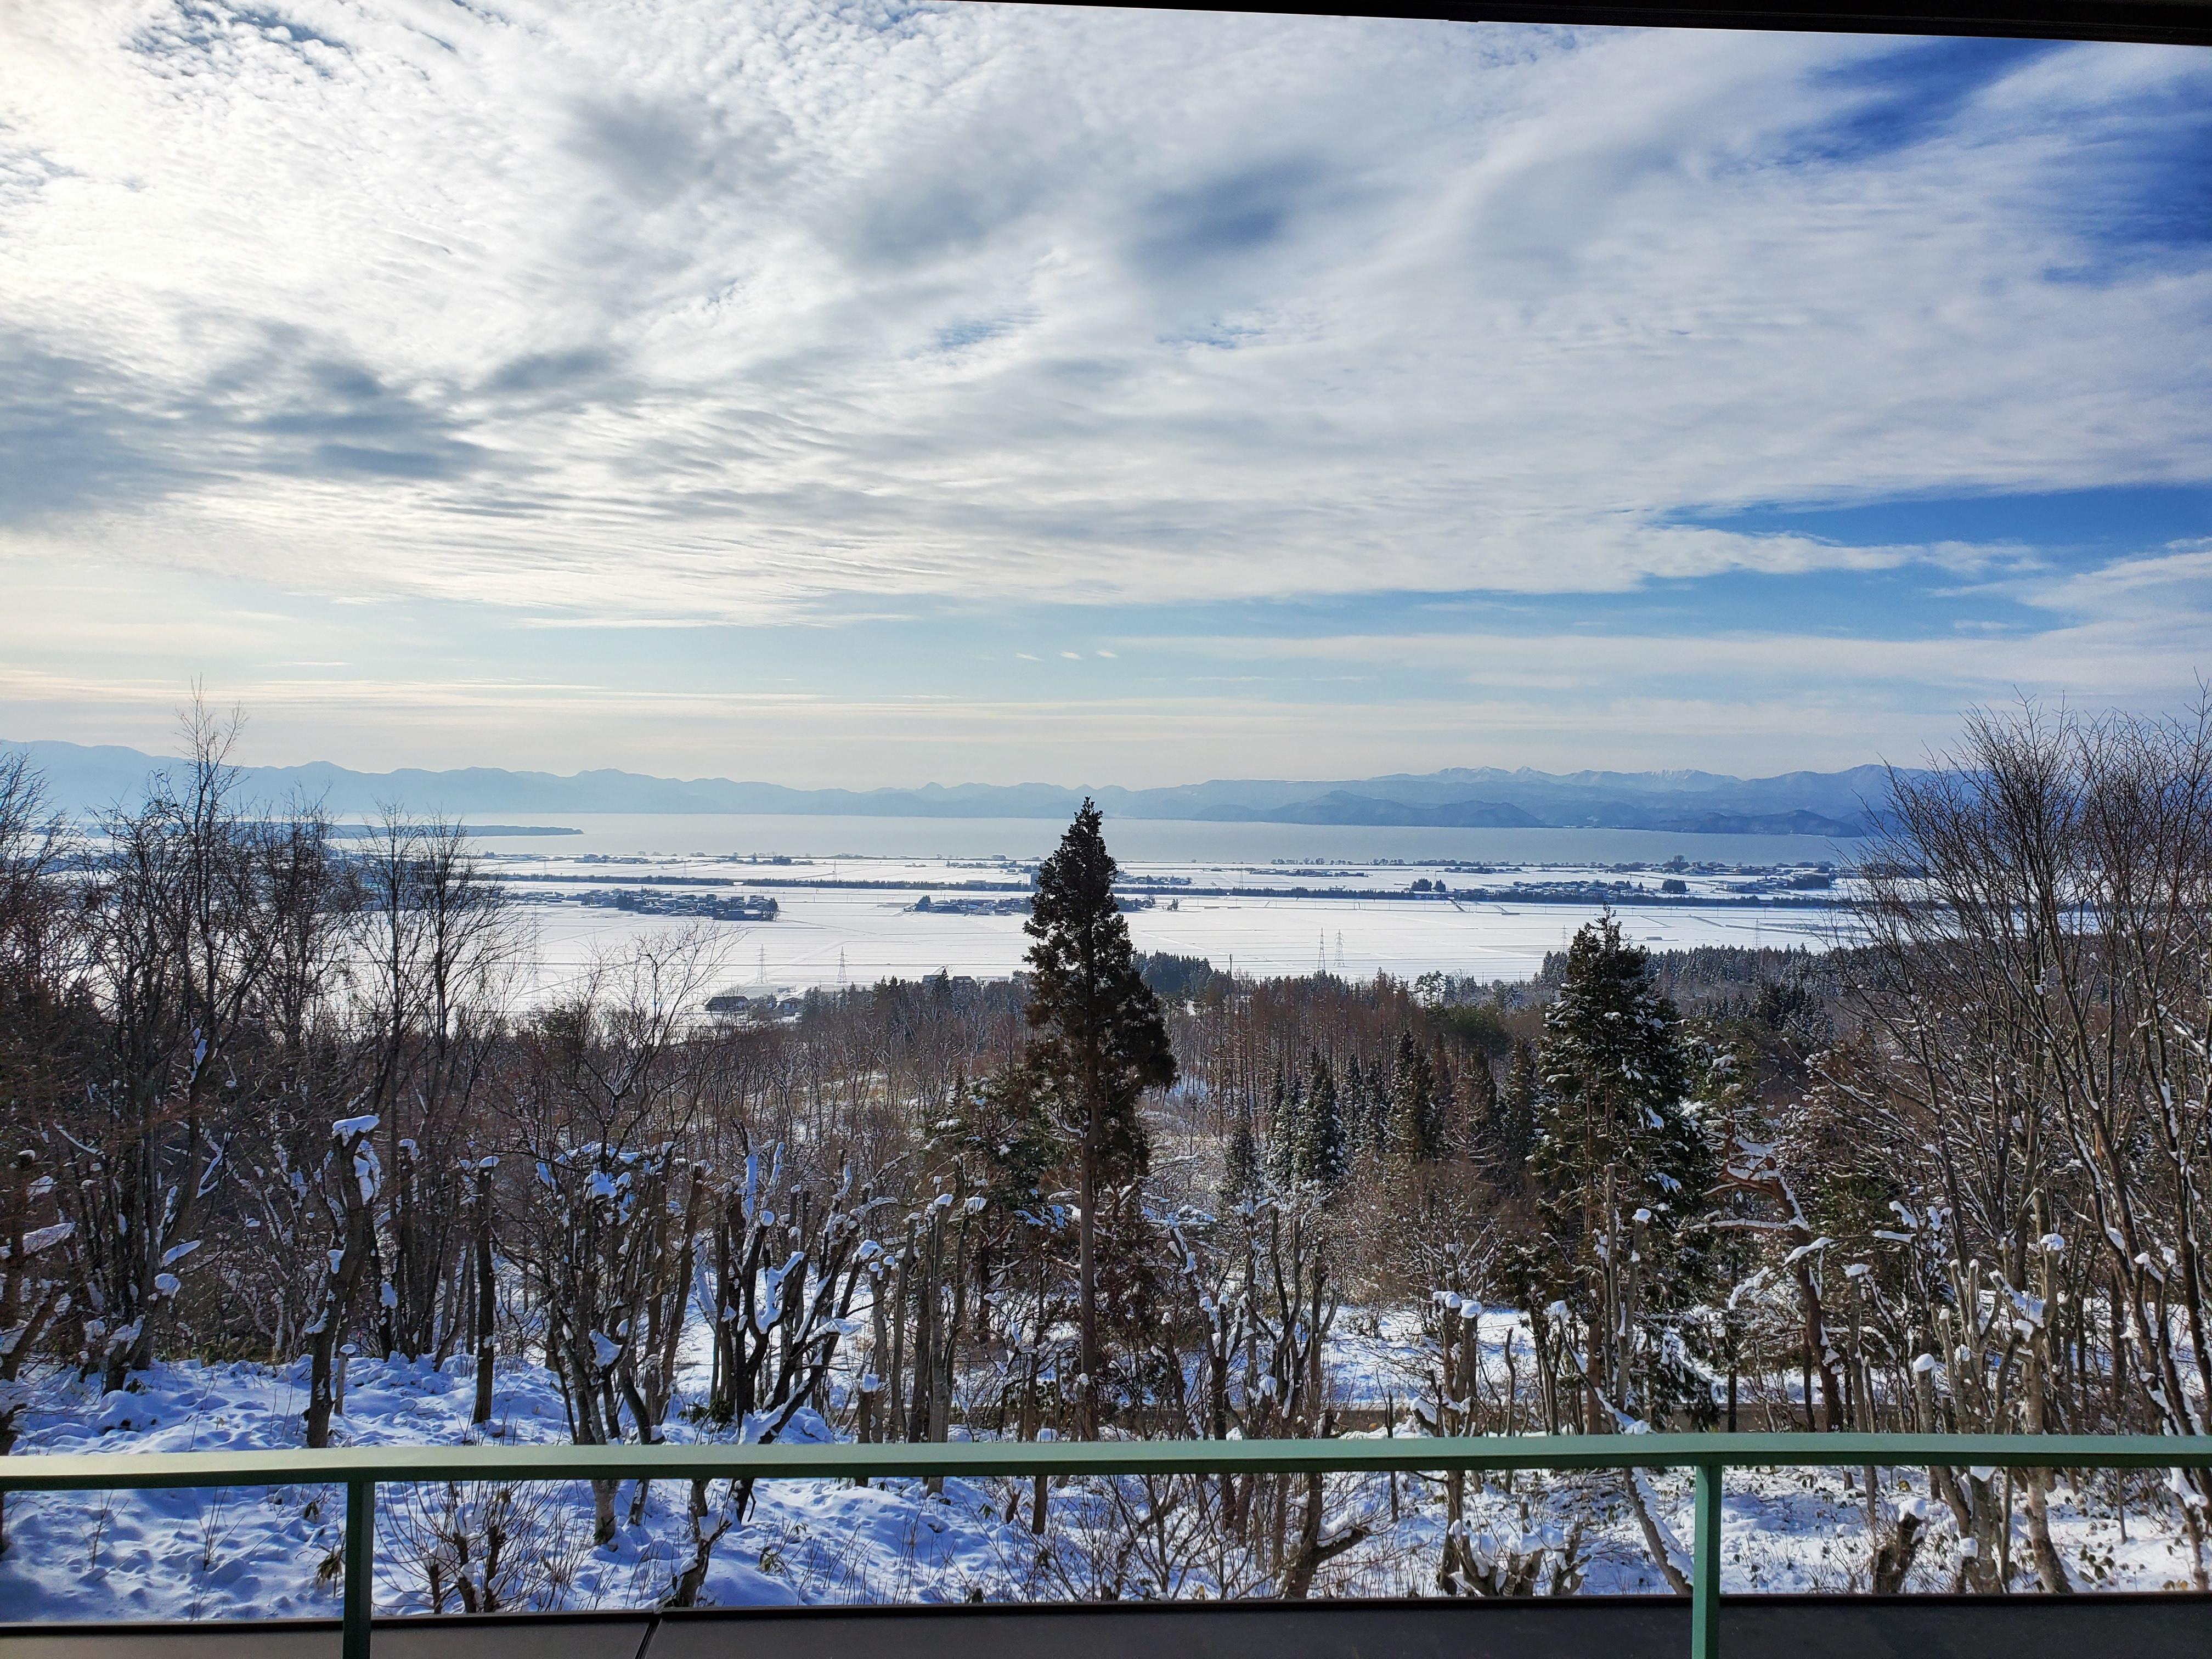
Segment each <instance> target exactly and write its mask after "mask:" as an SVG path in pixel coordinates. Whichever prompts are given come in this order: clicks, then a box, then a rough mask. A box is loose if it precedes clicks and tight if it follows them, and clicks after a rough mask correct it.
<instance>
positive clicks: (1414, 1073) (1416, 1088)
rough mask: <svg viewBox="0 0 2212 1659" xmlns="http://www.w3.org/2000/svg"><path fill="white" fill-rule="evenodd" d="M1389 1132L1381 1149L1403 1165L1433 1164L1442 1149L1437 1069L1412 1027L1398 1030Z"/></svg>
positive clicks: (1390, 1099)
mask: <svg viewBox="0 0 2212 1659" xmlns="http://www.w3.org/2000/svg"><path fill="white" fill-rule="evenodd" d="M1389 1101H1390V1110H1389V1120H1388V1121H1389V1133H1387V1135H1386V1136H1385V1137H1384V1146H1383V1152H1384V1155H1385V1156H1386V1157H1387V1158H1389V1161H1390V1162H1391V1163H1392V1164H1397V1165H1399V1166H1401V1168H1402V1167H1410V1166H1411V1165H1413V1164H1433V1163H1434V1162H1436V1160H1437V1158H1438V1157H1439V1156H1440V1155H1441V1152H1442V1141H1443V1135H1442V1134H1441V1133H1439V1130H1440V1127H1441V1126H1440V1124H1439V1123H1438V1121H1437V1085H1436V1073H1435V1071H1434V1069H1433V1068H1432V1067H1431V1065H1430V1064H1429V1057H1428V1056H1427V1055H1426V1054H1423V1053H1422V1052H1421V1045H1420V1044H1419V1043H1418V1042H1415V1041H1414V1040H1413V1033H1412V1032H1411V1031H1401V1032H1400V1033H1399V1034H1398V1055H1397V1060H1396V1061H1395V1064H1393V1066H1391V1068H1390V1095H1389Z"/></svg>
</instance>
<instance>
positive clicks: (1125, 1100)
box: [1024, 800, 1176, 1439]
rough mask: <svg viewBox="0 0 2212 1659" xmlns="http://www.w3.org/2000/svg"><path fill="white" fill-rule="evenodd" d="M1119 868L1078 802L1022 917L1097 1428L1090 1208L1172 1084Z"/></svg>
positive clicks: (1090, 812)
mask: <svg viewBox="0 0 2212 1659" xmlns="http://www.w3.org/2000/svg"><path fill="white" fill-rule="evenodd" d="M1116 873H1117V870H1116V867H1115V863H1114V860H1113V859H1112V858H1111V857H1110V856H1109V854H1108V853H1107V851H1106V837H1105V836H1104V834H1103V831H1102V829H1101V827H1100V815H1099V811H1098V808H1097V805H1095V804H1094V803H1092V802H1091V801H1089V800H1086V801H1085V802H1084V803H1083V807H1082V810H1081V811H1079V812H1077V813H1076V815H1075V821H1074V822H1073V823H1071V824H1070V825H1068V828H1067V833H1066V835H1064V836H1061V837H1060V847H1059V848H1058V850H1056V851H1055V852H1054V854H1053V855H1052V856H1051V857H1050V858H1048V859H1047V860H1045V861H1044V864H1043V866H1042V867H1041V868H1040V869H1039V870H1038V872H1037V886H1036V898H1035V899H1034V901H1032V902H1031V904H1030V919H1029V921H1028V922H1027V923H1025V924H1024V930H1025V931H1026V932H1027V933H1028V934H1029V936H1030V941H1031V943H1030V950H1029V970H1030V1002H1029V1021H1030V1025H1031V1027H1032V1028H1034V1030H1035V1036H1033V1037H1032V1038H1031V1040H1030V1062H1031V1064H1032V1065H1033V1066H1035V1067H1036V1071H1037V1073H1038V1074H1039V1076H1040V1077H1042V1079H1044V1080H1045V1082H1046V1085H1047V1087H1048V1090H1049V1091H1050V1094H1051V1097H1052V1098H1053V1099H1054V1100H1055V1101H1056V1102H1057V1103H1058V1104H1059V1105H1060V1108H1061V1110H1062V1112H1063V1115H1064V1119H1065V1121H1066V1128H1067V1130H1068V1132H1069V1133H1070V1134H1071V1136H1072V1138H1073V1139H1075V1140H1076V1142H1077V1146H1078V1164H1079V1172H1078V1191H1079V1202H1080V1203H1081V1205H1082V1213H1081V1215H1080V1217H1079V1226H1078V1232H1077V1239H1078V1243H1077V1250H1078V1263H1077V1278H1078V1285H1077V1298H1078V1312H1079V1331H1080V1338H1081V1343H1082V1356H1083V1358H1082V1364H1083V1375H1084V1378H1085V1383H1084V1393H1083V1421H1084V1430H1085V1433H1086V1434H1087V1435H1089V1436H1090V1437H1092V1438H1094V1439H1095V1438H1096V1437H1097V1433H1098V1386H1099V1370H1100V1366H1101V1364H1103V1356H1102V1354H1101V1352H1100V1348H1099V1340H1098V1243H1099V1239H1098V1208H1099V1202H1100V1195H1101V1193H1102V1192H1103V1190H1104V1189H1106V1188H1118V1187H1125V1186H1127V1185H1128V1184H1129V1183H1131V1182H1135V1181H1137V1180H1138V1179H1139V1178H1140V1177H1141V1176H1143V1175H1144V1174H1145V1172H1146V1168H1147V1167H1148V1165H1149V1163H1150V1159H1151V1148H1150V1147H1149V1146H1148V1145H1147V1144H1146V1136H1145V1126H1144V1122H1143V1121H1142V1119H1141V1118H1139V1115H1138V1113H1137V1103H1138V1102H1139V1099H1140V1098H1141V1097H1143V1095H1144V1092H1145V1091H1146V1089H1164V1088H1166V1087H1168V1086H1169V1085H1171V1084H1173V1083H1174V1081H1175V1079H1176V1061H1175V1052H1174V1050H1173V1048H1170V1045H1169V1042H1168V1030H1167V1020H1166V1018H1165V1016H1164V1014H1163V1012H1161V1008H1160V1001H1159V999H1158V997H1157V996H1155V995H1154V994H1152V988H1151V987H1149V986H1147V985H1146V983H1145V981H1144V978H1143V976H1142V975H1140V974H1139V972H1138V970H1137V963H1136V957H1135V952H1134V951H1132V950H1131V948H1130V945H1129V924H1128V923H1127V921H1125V920H1124V919H1123V918H1122V915H1121V911H1120V910H1119V909H1117V908H1115V903H1114V878H1115V874H1116Z"/></svg>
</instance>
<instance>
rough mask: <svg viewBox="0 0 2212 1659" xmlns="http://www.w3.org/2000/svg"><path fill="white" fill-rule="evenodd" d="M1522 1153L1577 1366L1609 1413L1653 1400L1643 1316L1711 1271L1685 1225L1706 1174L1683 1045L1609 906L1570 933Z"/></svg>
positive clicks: (1710, 1181)
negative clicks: (1580, 1343)
mask: <svg viewBox="0 0 2212 1659" xmlns="http://www.w3.org/2000/svg"><path fill="white" fill-rule="evenodd" d="M1537 1070H1538V1073H1539V1077H1540V1088H1539V1093H1538V1096H1537V1116H1536V1135H1535V1141H1534V1146H1533V1148H1532V1150H1531V1154H1530V1158H1529V1174H1530V1176H1531V1179H1532V1181H1533V1182H1534V1187H1535V1188H1536V1194H1537V1200H1538V1205H1539V1207H1540V1209H1541V1214H1542V1219H1543V1226H1544V1230H1545V1233H1546V1235H1547V1246H1548V1250H1547V1254H1548V1255H1549V1257H1550V1264H1551V1267H1552V1272H1553V1284H1554V1291H1555V1293H1556V1294H1558V1295H1559V1296H1560V1297H1561V1298H1562V1299H1563V1300H1565V1301H1566V1302H1567V1303H1568V1304H1569V1305H1570V1306H1571V1307H1572V1308H1574V1310H1575V1311H1576V1312H1577V1315H1578V1316H1580V1317H1581V1319H1582V1321H1583V1326H1584V1328H1585V1330H1586V1331H1587V1332H1588V1333H1589V1342H1590V1354H1589V1359H1588V1361H1587V1362H1586V1363H1585V1366H1584V1371H1585V1375H1586V1376H1589V1378H1590V1380H1591V1381H1592V1382H1593V1383H1596V1384H1597V1385H1598V1386H1600V1387H1601V1388H1603V1389H1606V1390H1607V1395H1608V1397H1609V1399H1610V1401H1611V1403H1612V1404H1613V1406H1614V1407H1616V1408H1618V1409H1620V1410H1622V1411H1626V1412H1632V1413H1649V1412H1650V1410H1652V1409H1653V1408H1654V1407H1656V1405H1658V1404H1660V1403H1662V1402H1661V1401H1659V1400H1658V1399H1657V1398H1656V1396H1657V1395H1659V1394H1660V1393H1661V1392H1662V1385H1661V1383H1660V1380H1659V1378H1658V1377H1657V1376H1656V1368H1657V1363H1658V1362H1657V1360H1656V1352H1657V1346H1656V1345H1654V1344H1651V1343H1650V1342H1649V1341H1648V1340H1646V1339H1647V1336H1648V1332H1647V1331H1646V1330H1645V1329H1644V1328H1643V1327H1644V1322H1645V1321H1646V1320H1647V1319H1649V1318H1651V1317H1654V1316H1660V1315H1663V1314H1664V1313H1666V1312H1668V1311H1671V1310H1676V1309H1680V1308H1681V1307H1683V1306H1684V1305H1686V1304H1688V1303H1690V1302H1692V1301H1693V1300H1694V1299H1695V1298H1696V1297H1698V1296H1699V1293H1700V1292H1701V1291H1702V1290H1703V1289H1704V1287H1705V1280H1706V1279H1707V1278H1708V1277H1709V1272H1708V1264H1707V1260H1706V1258H1707V1256H1708V1255H1709V1254H1710V1251H1711V1237H1710V1236H1709V1235H1707V1234H1705V1233H1704V1232H1703V1231H1701V1230H1699V1228H1698V1226H1697V1225H1696V1224H1697V1223H1698V1222H1699V1219H1700V1218H1702V1217H1703V1216H1704V1214H1705V1212H1706V1211H1707V1209H1708V1208H1709V1206H1710V1205H1711V1199H1710V1198H1709V1196H1708V1194H1710V1193H1711V1191H1712V1188H1713V1186H1714V1182H1715V1179H1716V1176H1717V1159H1716V1158H1715V1153H1714V1149H1713V1147H1712V1146H1711V1144H1710V1143H1709V1141H1708V1140H1707V1139H1706V1136H1705V1131H1704V1129H1703V1127H1701V1126H1700V1124H1699V1121H1698V1120H1697V1118H1696V1117H1695V1116H1694V1115H1692V1112H1691V1111H1690V1110H1689V1109H1687V1106H1686V1097H1687V1095H1688V1094H1689V1092H1690V1088H1691V1082H1692V1078H1691V1067H1690V1061H1689V1054H1688V1052H1687V1050H1686V1047H1685V1045H1684V1043H1683V1041H1682V1034H1681V1029H1680V1019H1679V1018H1678V1017H1677V1016H1676V1014H1675V1012H1674V1004H1673V1003H1672V1002H1670V1001H1669V1000H1668V999H1667V998H1666V997H1664V996H1663V995H1662V994H1660V992H1659V989H1658V987H1657V985H1656V983H1655V982H1654V981H1653V978H1652V975H1651V969H1650V959H1649V957H1647V956H1646V954H1645V953H1644V951H1643V950H1641V949H1640V948H1638V946H1636V945H1632V944H1629V943H1628V942H1627V941H1626V940H1625V939H1622V938H1621V934H1620V922H1619V921H1617V920H1616V919H1615V918H1614V917H1613V916H1611V915H1607V916H1604V917H1602V918H1601V919H1600V920H1599V921H1594V922H1591V923H1590V924H1589V925H1588V926H1587V927H1583V929H1582V931H1581V932H1580V933H1577V934H1576V935H1575V939H1574V942H1573V944H1572V945H1570V946H1569V947H1568V951H1567V964H1566V974H1565V980H1564V981H1563V982H1562V983H1561V985H1560V987H1559V996H1558V997H1557V999H1556V1000H1554V1001H1553V1004H1552V1006H1550V1008H1549V1009H1547V1011H1546V1013H1545V1018H1544V1040H1543V1047H1542V1048H1541V1051H1540V1052H1539V1054H1538V1056H1537Z"/></svg>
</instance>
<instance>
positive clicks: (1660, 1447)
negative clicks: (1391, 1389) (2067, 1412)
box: [0, 1434, 2212, 1659]
mask: <svg viewBox="0 0 2212 1659" xmlns="http://www.w3.org/2000/svg"><path fill="white" fill-rule="evenodd" d="M1867 1465H1875V1466H1881V1467H1906V1466H1919V1467H1926V1466H1931V1465H1933V1466H1942V1467H1945V1468H2063V1469H2146V1468H2151V1469H2171V1468H2212V1437H2197V1436H2192V1437H2188V1438H2174V1437H2160V1436H2154V1435H2118V1436H2102V1435H1975V1434H1639V1435H1525V1436H1496V1437H1474V1438H1466V1439H1453V1438H1443V1437H1436V1438H1424V1437H1407V1438H1403V1439H1383V1440H1111V1441H1101V1442H1079V1441H973V1442H962V1443H956V1444H945V1445H934V1444H925V1445H857V1444H851V1443H841V1444H836V1445H799V1446H785V1445H766V1446H757V1445H727V1444H704V1445H682V1446H678V1445H658V1446H635V1445H626V1446H482V1445H470V1446H349V1447H342V1448H337V1449H331V1450H326V1451H252V1452H84V1453H70V1454H65V1455H55V1456H50V1457H49V1456H21V1457H9V1458H6V1459H0V1494H4V1493H7V1492H104V1491H112V1490H131V1491H151V1490H155V1489H157V1488H160V1489H174V1488H179V1487H196V1486H292V1485H343V1486H344V1487H345V1489H346V1519H345V1549H344V1563H345V1615H344V1659H368V1644H369V1613H370V1590H371V1587H372V1583H373V1577H374V1575H373V1567H374V1554H375V1547H376V1489H377V1487H378V1486H383V1485H404V1484H407V1483H410V1482H413V1481H423V1480H493V1481H509V1480H592V1479H599V1480H693V1479H700V1478H705V1479H709V1480H727V1479H732V1478H734V1479H738V1480H853V1479H857V1478H861V1477H866V1478H870V1479H876V1478H884V1477H896V1476H906V1477H926V1476H929V1475H951V1476H954V1477H970V1478H972V1477H975V1476H982V1475H1038V1474H1044V1475H1055V1474H1056V1475H1085V1474H1155V1475H1158V1474H1362V1473H1374V1474H1380V1473H1383V1472H1385V1471H1388V1470H1392V1469H1402V1470H1421V1471H1429V1472H1435V1471H1439V1470H1448V1469H1469V1470H1505V1469H1626V1468H1666V1469H1682V1468H1686V1469H1690V1470H1692V1471H1694V1472H1695V1474H1696V1477H1697V1507H1696V1522H1695V1524H1694V1526H1693V1528H1692V1546H1691V1550H1692V1578H1691V1594H1690V1651H1691V1654H1692V1659H1718V1655H1719V1653H1720V1592H1721V1582H1720V1581H1721V1552H1720V1541H1721V1477H1722V1474H1723V1472H1724V1471H1726V1470H1729V1469H1732V1468H1862V1467H1864V1466H1867Z"/></svg>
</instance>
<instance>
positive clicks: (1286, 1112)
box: [1267, 1060, 1305, 1187]
mask: <svg viewBox="0 0 2212 1659" xmlns="http://www.w3.org/2000/svg"><path fill="white" fill-rule="evenodd" d="M1267 1100H1268V1109H1267V1179H1268V1180H1270V1181H1272V1182H1274V1183H1275V1184H1276V1185H1277V1186H1278V1187H1287V1186H1289V1185H1291V1182H1294V1181H1296V1180H1297V1164H1298V1141H1299V1137H1300V1135H1301V1134H1302V1133H1304V1132H1303V1130H1302V1129H1301V1127H1300V1120H1301V1119H1303V1118H1304V1115H1305V1097H1304V1091H1303V1090H1301V1089H1300V1087H1299V1086H1298V1080H1297V1078H1296V1077H1295V1076H1293V1075H1291V1073H1289V1072H1288V1071H1287V1070H1285V1067H1284V1065H1283V1062H1282V1061H1281V1060H1277V1061H1276V1062H1275V1077H1274V1083H1273V1087H1272V1088H1271V1089H1270V1090H1269V1091H1268V1096H1267Z"/></svg>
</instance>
